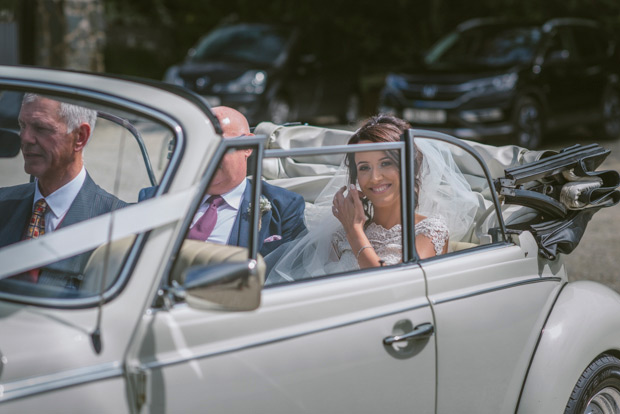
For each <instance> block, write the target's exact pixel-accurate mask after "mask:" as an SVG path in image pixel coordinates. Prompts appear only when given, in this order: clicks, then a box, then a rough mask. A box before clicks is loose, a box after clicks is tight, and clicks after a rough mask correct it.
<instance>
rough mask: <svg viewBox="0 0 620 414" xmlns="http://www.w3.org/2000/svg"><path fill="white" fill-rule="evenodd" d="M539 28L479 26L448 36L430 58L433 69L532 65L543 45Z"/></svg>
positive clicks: (429, 54)
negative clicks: (536, 53)
mask: <svg viewBox="0 0 620 414" xmlns="http://www.w3.org/2000/svg"><path fill="white" fill-rule="evenodd" d="M540 38H541V33H540V30H539V29H538V28H536V27H527V26H526V27H510V26H503V25H502V26H499V25H488V26H484V25H483V26H478V27H474V28H472V29H469V30H466V31H463V32H460V33H458V34H451V35H448V36H447V37H446V38H445V40H441V41H440V42H438V43H437V46H435V47H434V48H433V49H431V51H430V52H429V53H428V55H427V57H426V59H425V60H426V63H427V64H429V65H431V66H443V65H456V64H469V65H489V66H502V65H509V64H514V63H521V62H527V61H529V60H530V59H531V58H532V56H533V54H534V52H535V50H536V47H537V45H538V42H539V41H540Z"/></svg>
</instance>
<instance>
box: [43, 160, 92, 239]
mask: <svg viewBox="0 0 620 414" xmlns="http://www.w3.org/2000/svg"><path fill="white" fill-rule="evenodd" d="M84 180H86V169H85V168H84V166H82V170H80V172H79V174H78V175H77V176H75V178H74V179H73V180H71V181H69V182H68V183H67V184H65V185H63V186H62V187H60V188H59V189H58V190H56V191H54V192H53V193H52V194H50V195H48V196H47V197H43V195H41V191H39V180H38V179H35V186H34V200H33V201H32V211H34V205H35V204H36V202H37V201H38V200H39V199H41V198H44V199H45V202H46V203H47V205H48V210H47V211H46V212H45V232H46V233H50V232H52V231H54V230H56V227H58V225H59V224H60V223H61V222H62V220H63V219H64V218H65V215H66V214H67V211H69V208H70V207H71V204H73V200H75V197H77V195H78V193H79V192H80V189H81V188H82V185H83V184H84Z"/></svg>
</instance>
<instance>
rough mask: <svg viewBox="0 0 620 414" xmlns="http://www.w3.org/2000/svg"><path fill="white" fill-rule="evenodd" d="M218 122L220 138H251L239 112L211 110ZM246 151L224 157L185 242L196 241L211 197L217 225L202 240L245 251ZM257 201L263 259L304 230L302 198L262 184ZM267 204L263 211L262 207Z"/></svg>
mask: <svg viewBox="0 0 620 414" xmlns="http://www.w3.org/2000/svg"><path fill="white" fill-rule="evenodd" d="M213 112H214V113H215V115H216V116H217V118H218V120H219V121H220V125H221V126H222V131H223V136H224V138H234V137H239V136H248V135H254V134H252V133H251V132H250V126H249V125H248V121H247V119H246V118H245V116H243V114H241V113H240V112H239V111H237V110H235V109H233V108H229V107H226V106H218V107H215V108H213ZM251 154H252V150H250V149H241V150H237V151H234V152H230V153H228V154H226V155H224V157H223V159H222V161H221V162H220V164H219V166H218V169H217V171H216V173H215V175H214V176H213V178H212V180H211V183H210V184H209V188H207V194H206V195H205V196H204V198H203V201H202V204H201V206H200V208H199V209H198V212H197V213H196V215H195V216H194V219H193V221H192V224H191V228H190V232H189V236H188V237H189V238H198V237H199V236H198V235H196V236H195V232H193V231H192V229H193V228H194V227H195V226H196V225H197V223H198V222H199V220H200V219H201V217H202V216H203V215H204V214H206V212H207V210H208V209H209V206H210V204H211V203H210V202H209V200H212V198H211V197H212V196H220V197H221V198H223V200H224V201H223V203H222V204H220V205H218V206H217V221H216V223H215V227H214V228H213V230H212V231H211V233H210V234H209V235H208V236H207V237H205V238H202V240H206V241H210V242H215V243H220V244H230V245H236V246H241V247H248V244H249V243H248V242H249V239H248V235H249V234H250V225H251V222H250V215H249V214H248V211H249V206H250V198H251V191H252V185H251V183H250V180H249V179H247V178H246V176H247V160H248V158H249V157H250V155H251ZM155 190H156V187H149V188H144V189H142V190H141V191H140V194H139V197H138V200H139V201H142V200H144V199H147V198H151V197H152V196H153V195H154V194H155ZM261 198H262V199H263V200H264V203H261V204H263V208H262V209H261V224H260V226H259V232H258V233H259V234H258V249H257V250H258V252H259V253H260V254H262V255H263V256H265V255H267V254H269V253H271V252H272V251H274V250H275V249H276V248H277V247H279V246H281V245H282V244H284V243H286V242H288V241H291V240H293V239H294V238H295V237H296V236H297V235H299V233H301V232H302V231H303V230H305V229H306V225H305V224H304V208H305V203H304V200H303V198H302V197H301V196H300V195H299V194H296V193H293V192H292V191H289V190H286V189H284V188H280V187H277V186H274V185H271V184H269V183H266V182H264V181H263V183H262V191H261ZM267 203H268V204H269V207H268V208H267V207H266V205H267Z"/></svg>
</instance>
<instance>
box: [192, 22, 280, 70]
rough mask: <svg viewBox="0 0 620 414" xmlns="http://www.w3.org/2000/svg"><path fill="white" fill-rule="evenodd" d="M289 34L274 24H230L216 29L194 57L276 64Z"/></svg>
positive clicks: (198, 58) (203, 59) (206, 59)
mask: <svg viewBox="0 0 620 414" xmlns="http://www.w3.org/2000/svg"><path fill="white" fill-rule="evenodd" d="M289 37H290V32H288V31H286V30H285V29H282V28H277V27H271V26H259V27H256V26H252V27H248V26H243V25H241V26H230V27H223V28H221V29H218V30H215V31H214V32H212V33H210V34H209V35H207V36H206V37H205V38H204V39H203V40H202V41H201V42H200V44H199V45H198V46H197V47H196V52H195V54H194V56H193V57H192V60H194V61H198V62H206V61H209V60H215V59H220V60H227V61H242V62H252V63H262V64H269V63H273V62H274V61H275V60H276V59H277V58H278V56H279V55H280V53H282V51H283V50H284V47H285V45H286V43H287V41H288V39H289Z"/></svg>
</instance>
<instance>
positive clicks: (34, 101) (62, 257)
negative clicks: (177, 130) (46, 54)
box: [0, 91, 174, 298]
mask: <svg viewBox="0 0 620 414" xmlns="http://www.w3.org/2000/svg"><path fill="white" fill-rule="evenodd" d="M0 108H1V109H0V117H1V119H0V125H2V126H1V127H0V138H1V139H0V153H1V154H2V158H0V209H2V214H1V215H0V254H4V256H3V261H4V264H5V266H4V269H3V270H2V272H3V273H2V275H0V279H2V280H1V281H0V293H2V292H6V293H12V294H15V293H17V294H22V295H25V296H32V297H47V298H58V297H88V296H93V295H95V294H96V293H97V292H98V291H99V290H100V288H101V286H102V282H101V278H100V277H99V276H96V274H98V275H101V273H102V271H103V270H104V269H105V270H106V271H107V276H106V277H107V282H106V283H103V285H107V286H110V285H111V284H112V282H114V279H115V277H116V275H117V274H118V271H119V270H120V268H121V266H122V264H123V262H124V260H125V257H126V255H127V253H128V252H129V248H130V247H131V246H132V244H133V241H134V239H135V236H134V235H132V234H131V231H130V230H129V228H125V229H121V230H120V231H119V233H118V236H119V238H120V239H122V240H117V241H115V242H113V243H108V241H109V233H110V232H111V231H112V228H114V225H113V223H114V218H113V217H116V216H118V215H119V214H120V212H121V211H125V209H126V208H127V207H128V206H130V205H131V204H132V203H135V202H136V201H137V200H138V193H139V191H140V190H141V189H142V188H149V187H152V186H153V185H157V184H158V183H159V181H160V180H161V178H162V176H163V174H164V172H165V170H166V168H167V166H168V164H169V154H170V153H171V151H172V150H173V148H174V139H173V137H174V135H173V133H172V131H171V130H170V129H169V128H168V127H166V126H164V125H162V124H160V123H158V122H156V121H153V120H151V119H148V118H146V117H144V116H140V115H136V114H132V113H129V112H122V111H119V110H118V109H114V108H111V107H108V106H105V105H103V104H95V103H91V102H86V101H82V100H77V99H71V98H68V97H67V96H64V97H59V96H53V95H49V94H46V95H41V94H32V93H30V92H29V91H0ZM111 212H114V213H115V214H114V215H112V216H110V214H109V213H111ZM117 213H118V214H117ZM107 220H111V221H107ZM101 246H104V247H103V248H98V247H101ZM5 260H6V261H5ZM104 263H105V265H104ZM30 264H31V265H30ZM11 269H12V270H11ZM12 272H13V273H12Z"/></svg>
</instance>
